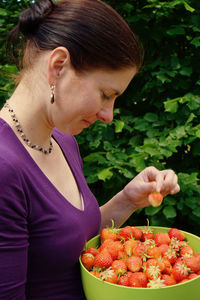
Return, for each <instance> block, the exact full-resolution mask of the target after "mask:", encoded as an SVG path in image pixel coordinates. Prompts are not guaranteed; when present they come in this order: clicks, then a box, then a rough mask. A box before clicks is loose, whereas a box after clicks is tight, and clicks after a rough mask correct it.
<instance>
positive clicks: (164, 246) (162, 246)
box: [158, 244, 169, 255]
mask: <svg viewBox="0 0 200 300" xmlns="http://www.w3.org/2000/svg"><path fill="white" fill-rule="evenodd" d="M158 248H159V249H160V251H161V254H162V255H164V254H165V252H167V251H168V250H169V246H168V245H167V244H161V245H160V246H159V247H158Z"/></svg>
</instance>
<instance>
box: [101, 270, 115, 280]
mask: <svg viewBox="0 0 200 300" xmlns="http://www.w3.org/2000/svg"><path fill="white" fill-rule="evenodd" d="M100 278H101V279H102V280H104V281H107V282H110V283H117V274H116V273H115V272H114V271H113V270H112V269H111V268H108V269H107V270H105V271H103V272H101V273H100Z"/></svg>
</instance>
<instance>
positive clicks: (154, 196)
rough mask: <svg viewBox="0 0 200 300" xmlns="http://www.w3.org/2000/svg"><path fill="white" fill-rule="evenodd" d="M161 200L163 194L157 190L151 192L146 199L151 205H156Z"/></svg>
mask: <svg viewBox="0 0 200 300" xmlns="http://www.w3.org/2000/svg"><path fill="white" fill-rule="evenodd" d="M162 200H163V195H162V194H161V193H158V192H152V193H151V194H149V196H148V201H149V203H150V204H151V205H152V206H153V207H158V206H159V205H160V204H161V203H162Z"/></svg>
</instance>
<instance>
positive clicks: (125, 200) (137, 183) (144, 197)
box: [100, 167, 180, 228]
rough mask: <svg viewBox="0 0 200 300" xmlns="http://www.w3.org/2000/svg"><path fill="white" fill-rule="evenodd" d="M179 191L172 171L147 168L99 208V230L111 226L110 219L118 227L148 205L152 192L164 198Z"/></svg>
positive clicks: (175, 176)
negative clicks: (159, 193) (158, 193)
mask: <svg viewBox="0 0 200 300" xmlns="http://www.w3.org/2000/svg"><path fill="white" fill-rule="evenodd" d="M179 190H180V187H179V185H178V182H177V175H176V174H175V173H174V172H173V171H172V170H163V171H159V170H158V169H156V168H154V167H148V168H146V169H144V170H143V171H142V172H141V173H139V174H138V175H137V176H136V177H135V178H134V179H132V180H131V181H130V182H129V183H128V184H127V185H126V186H125V187H124V189H123V190H122V191H120V192H119V193H118V194H116V195H115V196H114V197H113V198H112V199H111V200H109V201H108V202H107V203H106V204H104V205H103V206H101V207H100V210H101V216H102V222H101V228H103V227H106V226H111V222H112V219H113V221H114V224H115V227H120V226H121V225H122V224H123V223H124V222H125V221H126V220H127V219H128V218H129V217H130V216H131V214H132V213H134V212H135V211H136V210H137V209H139V208H143V207H146V206H149V205H150V203H149V201H148V195H149V194H150V193H151V192H153V191H157V192H161V194H162V195H163V196H166V195H167V194H175V193H177V192H179Z"/></svg>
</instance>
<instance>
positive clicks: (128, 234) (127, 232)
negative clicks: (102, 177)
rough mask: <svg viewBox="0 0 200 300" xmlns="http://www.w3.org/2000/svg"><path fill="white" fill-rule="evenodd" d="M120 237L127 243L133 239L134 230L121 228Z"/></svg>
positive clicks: (127, 227) (128, 227)
mask: <svg viewBox="0 0 200 300" xmlns="http://www.w3.org/2000/svg"><path fill="white" fill-rule="evenodd" d="M119 237H120V238H122V239H123V240H125V241H127V240H128V239H131V238H133V228H132V227H131V226H126V227H123V228H121V229H120V231H119Z"/></svg>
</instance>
